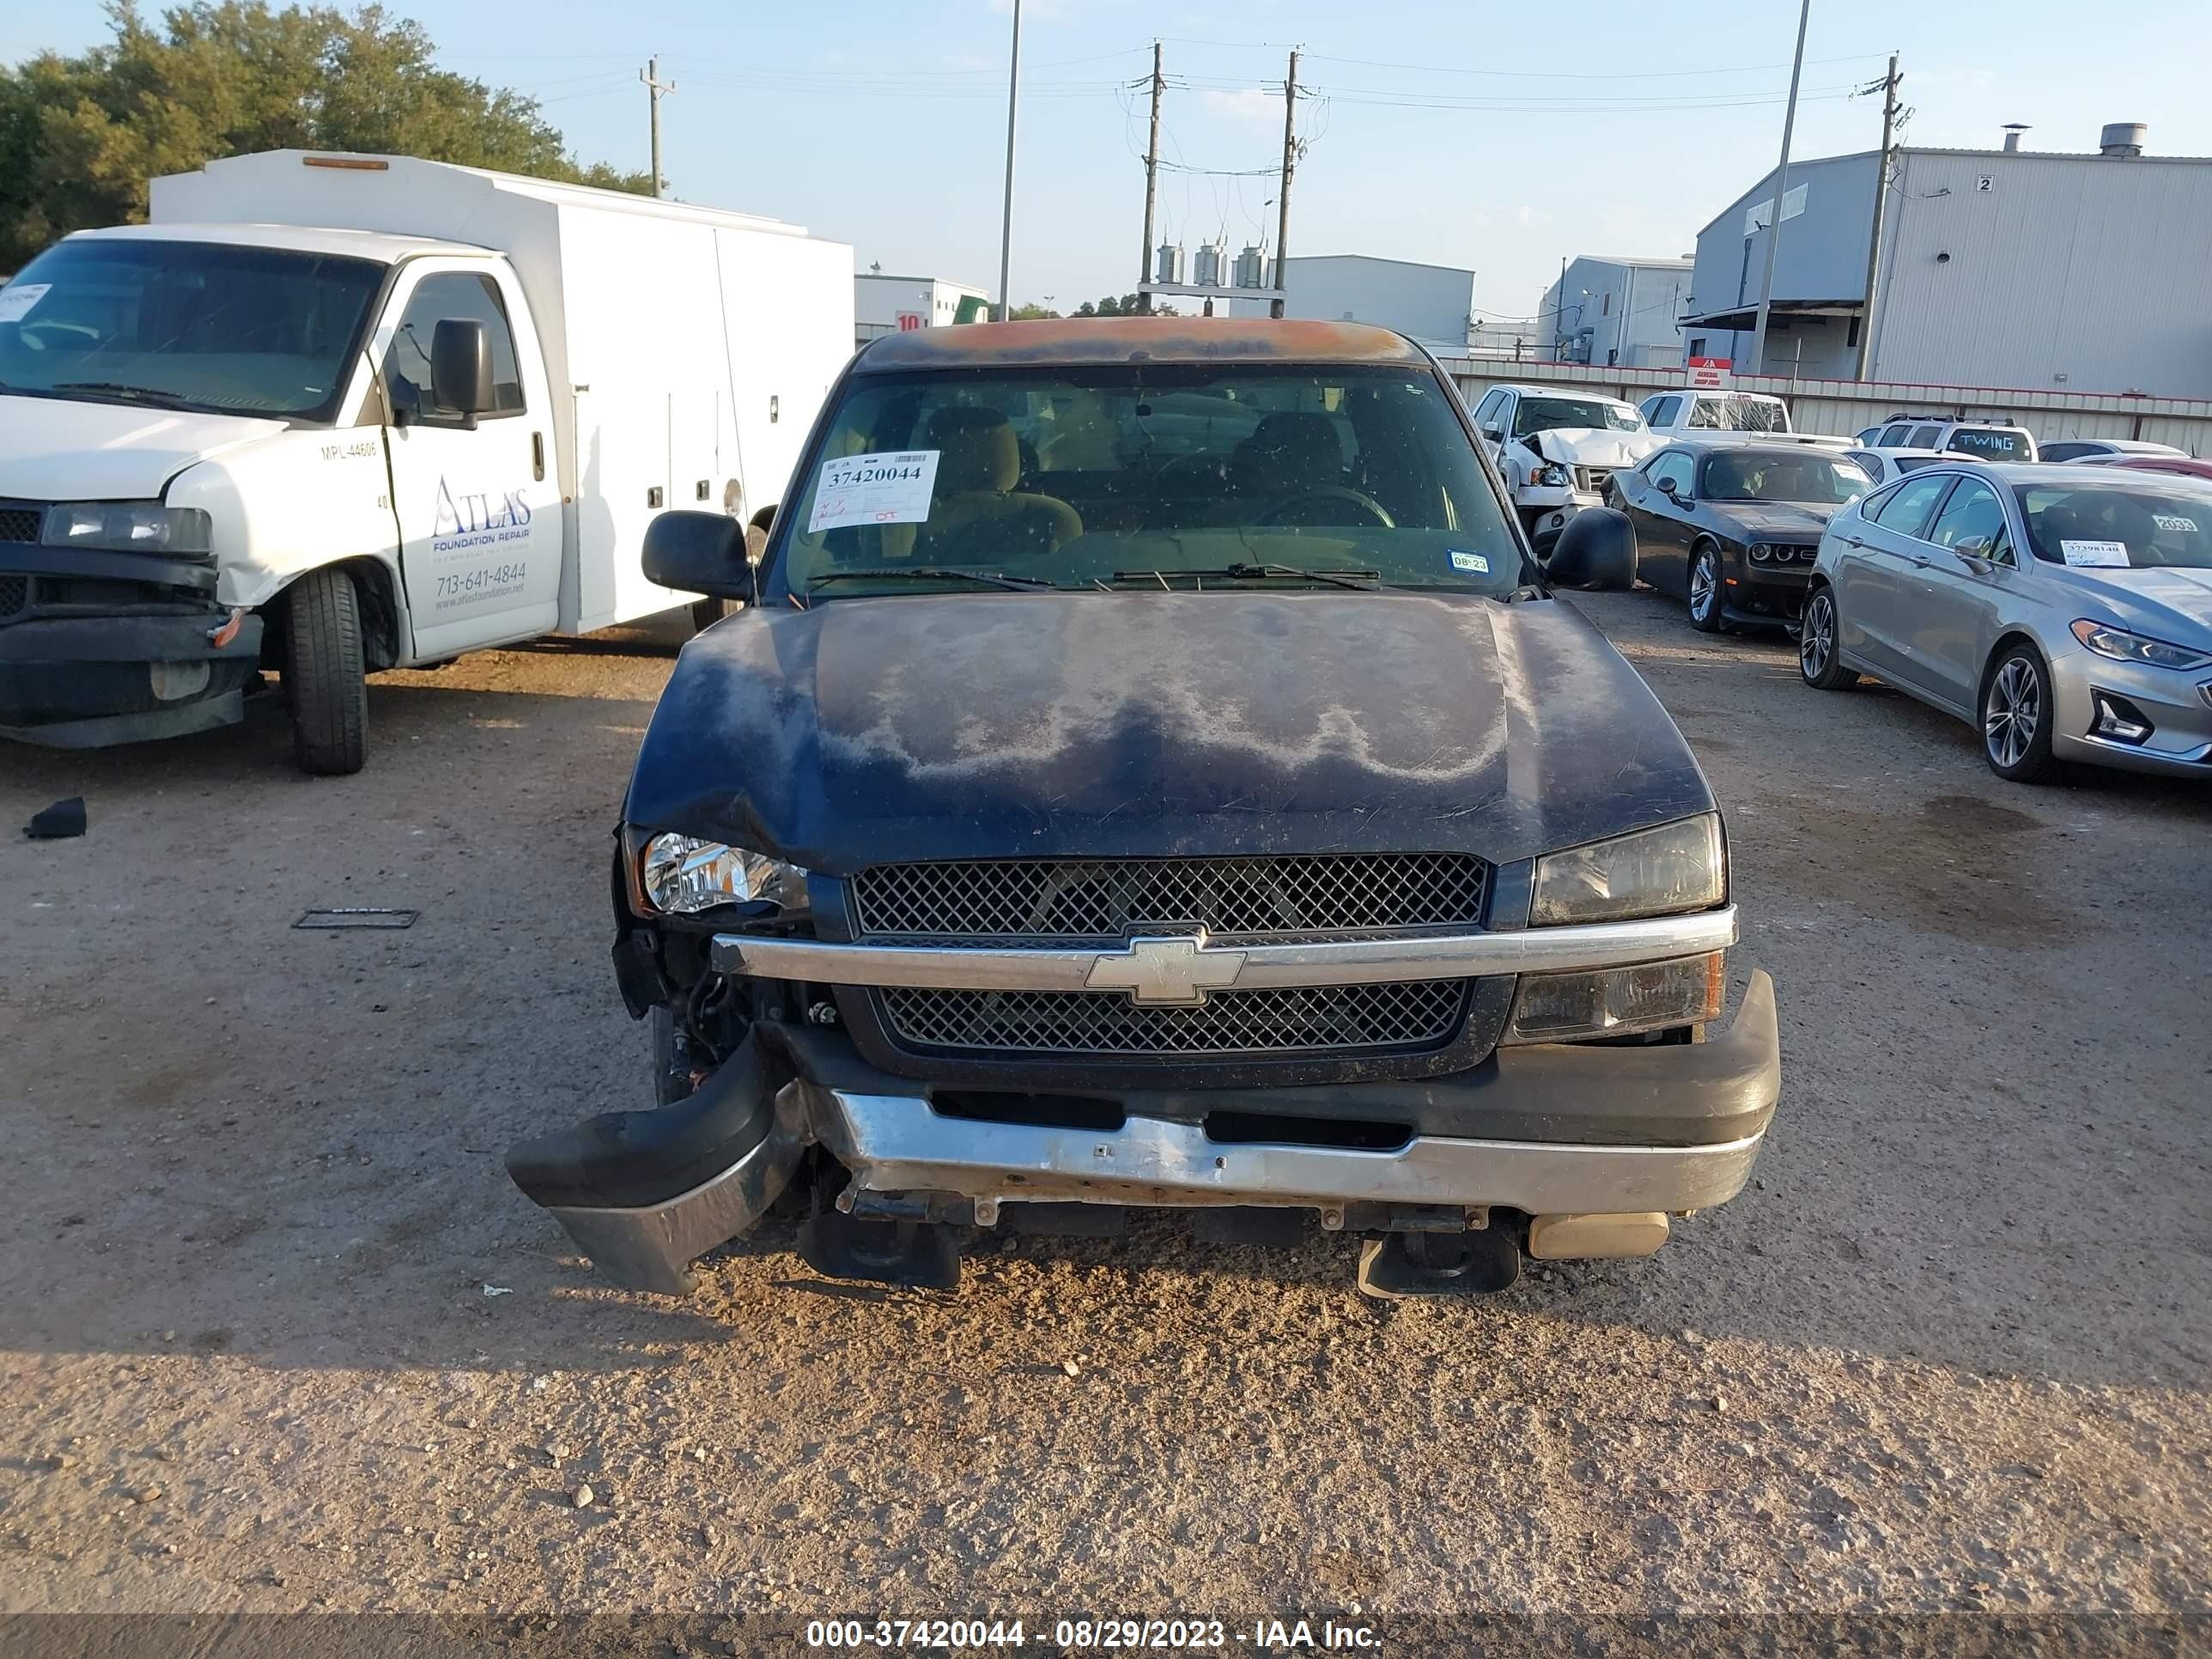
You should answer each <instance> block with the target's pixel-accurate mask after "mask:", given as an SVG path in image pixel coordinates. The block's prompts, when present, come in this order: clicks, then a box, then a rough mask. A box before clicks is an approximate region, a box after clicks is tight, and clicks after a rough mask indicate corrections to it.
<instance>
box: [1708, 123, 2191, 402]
mask: <svg viewBox="0 0 2212 1659" xmlns="http://www.w3.org/2000/svg"><path fill="white" fill-rule="evenodd" d="M1807 217H1808V218H1809V217H1810V214H1809V213H1808V215H1807ZM1798 222H1799V221H1796V220H1793V221H1791V223H1792V224H1793V225H1794V224H1796V223H1798ZM1882 240H1883V249H1882V279H1881V300H1880V302H1879V305H1878V307H1877V311H1878V315H1877V317H1876V319H1875V341H1874V362H1873V366H1872V372H1873V373H1875V374H1888V375H1890V376H1892V377H1893V378H1895V377H1899V376H1909V377H1910V378H1911V379H1912V380H1937V381H1941V380H1973V381H1976V382H1978V383H1980V384H1982V385H1984V386H2013V387H2017V388H2020V389H2021V390H2023V391H2064V390H2066V389H2068V388H2069V387H2074V386H2080V387H2083V388H2085V389H2093V390H2097V391H2110V392H2118V391H2140V392H2149V393H2153V394H2155V395H2160V396H2165V397H2174V398H2203V397H2208V396H2212V305H2208V304H2207V302H2206V291H2205V278H2204V273H2205V272H2206V271H2207V270H2212V164H2208V163H2206V162H2203V161H2183V160H2161V159H2160V158H2159V157H2156V156H2144V157H2137V158H2134V159H2120V158H2113V157H2106V156H2101V155H2037V154H2025V155H2005V154H2003V153H2002V152H2000V151H1988V150H1980V151H1967V152H1960V151H1954V150H1906V151H1905V152H1904V153H1903V155H1902V156H1901V159H1900V165H1899V177H1898V182H1897V186H1896V191H1895V194H1894V195H1893V196H1892V197H1891V198H1890V219H1889V223H1888V225H1887V227H1886V228H1885V229H1884V231H1883V237H1882ZM1789 241H1790V239H1789V232H1788V231H1787V230H1786V229H1785V230H1784V234H1783V247H1784V257H1785V258H1786V257H1787V250H1788V248H1789ZM1947 255H1948V258H1947V257H1945V256H1947ZM1701 297H1702V296H1701Z"/></svg>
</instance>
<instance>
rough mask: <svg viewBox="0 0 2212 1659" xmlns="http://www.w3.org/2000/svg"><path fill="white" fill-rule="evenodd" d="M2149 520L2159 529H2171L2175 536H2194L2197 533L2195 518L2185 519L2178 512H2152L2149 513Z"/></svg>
mask: <svg viewBox="0 0 2212 1659" xmlns="http://www.w3.org/2000/svg"><path fill="white" fill-rule="evenodd" d="M2150 521H2151V522H2152V523H2153V524H2154V525H2156V526H2158V527H2159V528H2160V530H2169V531H2172V532H2173V533H2174V534H2175V535H2177V536H2194V535H2195V534H2196V533H2197V520H2194V519H2185V518H2183V517H2182V516H2181V514H2179V513H2152V514H2151V515H2150Z"/></svg>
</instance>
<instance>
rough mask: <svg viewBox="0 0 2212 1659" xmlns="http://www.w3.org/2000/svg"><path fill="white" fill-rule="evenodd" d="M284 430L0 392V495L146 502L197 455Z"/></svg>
mask: <svg viewBox="0 0 2212 1659" xmlns="http://www.w3.org/2000/svg"><path fill="white" fill-rule="evenodd" d="M283 430H284V422H282V421H268V420H257V419H255V418H254V417H252V416H246V415H186V414H182V413H179V412H178V411H177V410H167V409H138V408H134V407H132V406H131V405H130V404H105V403H76V402H71V401H66V400H64V399H63V398H22V397H13V398H11V397H6V396H0V495H5V496H12V497H14V498H15V499H16V500H18V501H151V500H153V499H154V498H155V497H156V496H158V495H161V491H162V489H164V488H165V487H166V486H167V483H168V482H169V480H170V479H172V478H173V477H176V476H177V474H178V473H179V472H181V471H184V470H185V468H186V467H188V466H190V465H192V464H193V463H194V462H195V461H204V460H205V459H208V457H209V456H210V455H216V454H220V453H222V452H223V451H224V450H227V449H235V448H237V447H239V446H240V445H241V444H249V443H252V442H253V441H255V440H256V439H258V438H264V437H266V436H268V435H270V434H271V433H274V432H282V431H283Z"/></svg>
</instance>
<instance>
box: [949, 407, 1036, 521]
mask: <svg viewBox="0 0 2212 1659" xmlns="http://www.w3.org/2000/svg"><path fill="white" fill-rule="evenodd" d="M929 447H931V448H932V449H934V450H935V451H936V452H937V494H938V496H939V499H942V498H943V497H945V496H947V495H969V494H973V493H975V492H978V491H981V492H982V493H985V494H987V495H1005V494H1006V492H1007V491H1008V490H1010V489H1012V488H1013V487H1014V485H1015V484H1016V483H1018V481H1019V480H1020V478H1021V476H1022V449H1021V445H1020V443H1019V442H1018V441H1017V440H1016V438H1015V436H1014V428H1013V427H1012V425H1011V424H1009V423H1008V422H1007V420H1006V416H1004V415H1001V414H1000V412H999V411H998V410H995V409H940V410H938V411H937V413H935V414H934V415H933V416H930V417H929Z"/></svg>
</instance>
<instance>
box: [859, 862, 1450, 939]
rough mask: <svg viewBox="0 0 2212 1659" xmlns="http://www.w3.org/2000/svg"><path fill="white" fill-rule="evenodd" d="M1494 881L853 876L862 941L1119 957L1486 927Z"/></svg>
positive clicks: (1420, 875) (1257, 868) (1006, 868)
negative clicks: (1126, 949)
mask: <svg viewBox="0 0 2212 1659" xmlns="http://www.w3.org/2000/svg"><path fill="white" fill-rule="evenodd" d="M1487 875H1488V866H1486V865H1485V864H1484V862H1483V861H1482V860H1480V859H1478V858H1474V857H1470V856H1468V855H1467V854H1457V853H1376V854H1325V855H1317V856H1313V857H1293V858H1234V859H1114V860H1108V859H1097V860H1084V859H1069V860H1050V859H989V860H969V861H966V862H956V863H945V864H890V865H879V866H877V867H876V868H874V869H872V870H864V871H862V872H860V874H859V875H858V876H856V877H854V878H853V884H852V901H853V920H854V926H855V927H856V929H857V931H858V932H859V933H860V936H861V937H862V938H863V939H880V940H893V941H900V942H906V943H912V942H917V941H925V940H926V941H930V942H933V943H951V944H967V945H1010V944H1011V945H1100V944H1105V945H1112V944H1118V943H1120V942H1121V941H1122V940H1125V939H1131V938H1133V937H1136V936H1138V935H1140V934H1147V933H1194V932H1196V931H1198V930H1199V929H1200V928H1203V929H1205V930H1206V933H1208V934H1210V935H1211V936H1212V938H1213V939H1215V940H1216V941H1217V942H1220V943H1246V944H1270V943H1272V944H1280V943H1288V942H1291V941H1296V940H1302V939H1341V938H1346V937H1363V936H1374V935H1385V934H1392V933H1419V932H1422V931H1425V930H1433V929H1443V928H1453V929H1460V930H1465V929H1468V928H1474V927H1480V926H1481V923H1482V900H1483V889H1484V884H1485V881H1486V878H1487Z"/></svg>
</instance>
